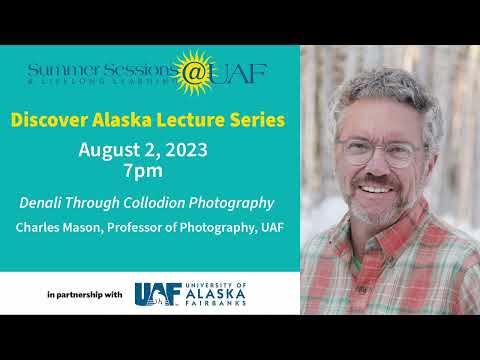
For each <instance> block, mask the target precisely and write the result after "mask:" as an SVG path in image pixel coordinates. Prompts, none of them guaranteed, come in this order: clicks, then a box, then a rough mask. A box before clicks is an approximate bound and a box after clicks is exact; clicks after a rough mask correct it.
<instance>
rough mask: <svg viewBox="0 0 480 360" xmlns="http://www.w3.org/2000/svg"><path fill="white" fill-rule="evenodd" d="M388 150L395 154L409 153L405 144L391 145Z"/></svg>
mask: <svg viewBox="0 0 480 360" xmlns="http://www.w3.org/2000/svg"><path fill="white" fill-rule="evenodd" d="M388 152H390V153H393V154H404V153H409V151H408V149H407V148H405V147H403V146H391V147H390V148H389V149H388Z"/></svg>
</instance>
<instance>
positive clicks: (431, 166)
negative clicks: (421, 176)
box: [425, 154, 438, 185]
mask: <svg viewBox="0 0 480 360" xmlns="http://www.w3.org/2000/svg"><path fill="white" fill-rule="evenodd" d="M437 160H438V154H435V155H433V156H432V158H431V159H430V160H429V161H428V170H427V176H425V185H427V184H428V183H429V182H430V177H431V176H432V172H433V169H434V168H435V164H436V163H437Z"/></svg>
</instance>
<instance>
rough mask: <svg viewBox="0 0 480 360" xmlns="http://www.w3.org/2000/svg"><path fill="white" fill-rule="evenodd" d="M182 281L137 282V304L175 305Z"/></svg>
mask: <svg viewBox="0 0 480 360" xmlns="http://www.w3.org/2000/svg"><path fill="white" fill-rule="evenodd" d="M181 288H182V283H165V284H164V283H153V285H152V284H151V283H135V304H136V305H138V306H152V305H165V306H173V305H175V302H174V297H175V295H179V294H180V290H179V289H181Z"/></svg>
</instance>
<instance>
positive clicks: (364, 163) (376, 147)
mask: <svg viewBox="0 0 480 360" xmlns="http://www.w3.org/2000/svg"><path fill="white" fill-rule="evenodd" d="M351 140H360V141H365V142H368V143H369V144H370V145H371V146H372V147H373V151H372V154H371V155H370V157H369V158H368V160H366V161H365V162H363V163H360V164H352V162H351V161H349V163H350V164H351V165H354V166H362V165H366V164H368V163H369V162H370V160H372V158H373V156H374V155H375V150H376V149H382V150H383V152H385V150H386V148H387V146H390V145H392V144H408V145H409V146H411V147H412V148H413V155H414V156H412V157H411V158H409V159H408V161H407V162H406V164H405V166H393V165H392V164H390V162H389V161H388V158H387V157H385V161H386V163H387V164H388V166H390V167H393V168H395V169H403V168H406V167H407V166H408V165H410V163H411V161H412V159H415V153H416V152H417V151H419V150H421V149H422V147H418V146H415V145H413V144H412V143H409V142H407V141H392V142H390V143H387V144H383V145H374V144H372V143H371V142H370V141H369V140H368V139H366V138H364V137H350V138H348V139H345V140H340V138H338V137H337V138H336V139H335V144H342V145H343V146H342V148H343V153H344V154H345V145H346V143H347V142H349V141H351ZM428 148H429V146H428V144H424V145H423V149H424V150H425V151H427V150H428Z"/></svg>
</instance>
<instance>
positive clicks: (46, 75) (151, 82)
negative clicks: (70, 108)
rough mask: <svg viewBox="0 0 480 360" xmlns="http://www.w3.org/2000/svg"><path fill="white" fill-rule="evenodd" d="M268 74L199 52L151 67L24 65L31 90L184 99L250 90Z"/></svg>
mask: <svg viewBox="0 0 480 360" xmlns="http://www.w3.org/2000/svg"><path fill="white" fill-rule="evenodd" d="M267 73H268V64H266V63H235V62H233V63H221V62H220V61H217V59H215V58H214V57H213V56H212V55H210V54H207V53H206V52H205V51H201V50H200V49H196V50H194V51H193V50H191V49H189V50H187V51H183V52H181V53H179V54H177V56H176V58H175V59H174V60H171V61H165V62H162V61H159V62H153V63H123V62H105V63H102V64H96V63H88V64H87V63H40V62H32V63H29V64H27V65H26V82H27V85H30V86H50V87H55V86H77V87H87V86H90V87H95V86H105V85H108V86H130V87H132V86H136V87H142V86H143V87H146V86H150V87H152V86H157V87H158V86H162V87H170V88H172V89H176V90H177V91H178V92H179V93H181V94H184V95H190V96H193V95H197V96H198V95H202V94H206V93H207V92H209V91H212V90H213V89H214V88H215V87H216V86H228V85H231V84H244V85H249V86H251V85H252V84H253V85H254V84H256V83H257V82H259V81H261V78H263V77H265V76H266V75H267Z"/></svg>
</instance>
